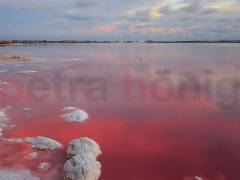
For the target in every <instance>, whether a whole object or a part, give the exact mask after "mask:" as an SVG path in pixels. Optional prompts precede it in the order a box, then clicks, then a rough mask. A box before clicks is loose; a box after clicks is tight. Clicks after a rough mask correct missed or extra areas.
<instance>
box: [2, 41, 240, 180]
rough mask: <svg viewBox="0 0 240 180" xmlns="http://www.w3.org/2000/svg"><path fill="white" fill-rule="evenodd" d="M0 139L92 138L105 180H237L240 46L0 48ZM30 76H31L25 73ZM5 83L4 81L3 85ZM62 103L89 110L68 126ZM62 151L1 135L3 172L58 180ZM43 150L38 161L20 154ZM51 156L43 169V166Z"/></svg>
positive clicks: (239, 158) (98, 45) (66, 140)
mask: <svg viewBox="0 0 240 180" xmlns="http://www.w3.org/2000/svg"><path fill="white" fill-rule="evenodd" d="M2 52H4V53H9V54H17V55H24V56H29V57H31V58H32V61H30V62H25V63H18V62H10V63H9V62H0V109H6V108H7V110H6V112H7V115H8V117H9V119H8V123H9V124H12V125H14V126H13V127H11V128H9V129H4V130H3V135H2V137H4V138H22V137H35V136H39V135H40V136H45V137H49V138H52V139H55V140H57V141H59V142H61V143H62V144H64V145H65V149H66V146H67V144H68V142H69V141H71V140H72V139H75V138H79V137H84V136H87V137H90V138H93V139H94V140H96V142H98V144H99V145H100V147H101V150H102V152H103V154H102V155H101V156H100V157H99V161H100V162H101V164H102V175H101V178H100V179H102V180H113V179H114V180H198V179H196V178H198V177H202V179H204V180H205V179H206V180H239V177H240V172H239V167H240V108H239V95H240V94H239V92H240V91H239V90H240V89H239V88H240V85H239V83H240V81H239V80H240V78H239V77H240V72H239V68H240V58H239V57H240V45H239V44H141V43H136V44H52V45H51V44H50V45H38V46H35V45H33V46H31V45H19V46H7V47H1V48H0V53H2ZM27 72H28V73H27ZM4 82H5V83H4ZM67 106H74V107H79V108H80V109H83V110H85V111H86V112H87V113H88V114H89V119H87V120H86V121H85V122H82V123H79V122H67V121H65V120H64V119H63V118H62V117H61V115H62V114H63V113H64V112H63V111H62V109H63V108H64V107H67ZM65 149H64V150H54V151H48V152H41V151H37V150H34V149H32V148H31V147H30V146H28V145H26V144H7V143H6V142H4V141H0V169H29V170H31V172H32V174H33V175H35V176H39V177H41V179H51V180H61V179H63V174H62V168H63V165H64V162H65V161H66V159H67V157H66V153H65ZM31 152H39V157H38V158H37V159H35V160H29V159H27V158H26V156H27V155H28V154H29V153H31ZM45 161H47V162H50V163H51V164H52V167H51V168H50V169H49V170H48V172H47V173H46V172H40V171H39V170H38V169H37V166H38V164H39V163H40V162H45Z"/></svg>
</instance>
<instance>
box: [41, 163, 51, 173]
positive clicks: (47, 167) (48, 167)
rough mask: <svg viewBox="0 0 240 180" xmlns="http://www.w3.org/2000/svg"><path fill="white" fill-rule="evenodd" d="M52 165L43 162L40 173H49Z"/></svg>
mask: <svg viewBox="0 0 240 180" xmlns="http://www.w3.org/2000/svg"><path fill="white" fill-rule="evenodd" d="M51 166H52V165H51V164H50V163H49V162H42V163H40V164H39V165H38V170H39V171H48V170H49V169H50V168H51Z"/></svg>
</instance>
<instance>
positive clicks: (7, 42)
mask: <svg viewBox="0 0 240 180" xmlns="http://www.w3.org/2000/svg"><path fill="white" fill-rule="evenodd" d="M128 43H129V44H131V43H145V44H191V43H199V44H204V43H205V44H212V43H240V40H219V41H152V40H147V41H90V40H86V41H84V40H83V41H78V40H57V41H52V40H4V41H1V40H0V47H1V46H9V45H19V44H34V45H35V44H128Z"/></svg>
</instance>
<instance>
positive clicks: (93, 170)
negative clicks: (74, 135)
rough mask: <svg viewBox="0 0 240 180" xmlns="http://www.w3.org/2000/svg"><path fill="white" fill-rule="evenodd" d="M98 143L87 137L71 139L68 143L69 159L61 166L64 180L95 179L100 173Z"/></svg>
mask: <svg viewBox="0 0 240 180" xmlns="http://www.w3.org/2000/svg"><path fill="white" fill-rule="evenodd" d="M101 153H102V152H101V150H100V147H99V145H98V144H97V143H96V142H95V141H94V140H93V139H90V138H88V137H82V138H79V139H75V140H72V141H71V142H69V144H68V148H67V154H68V156H69V157H72V158H71V159H69V160H68V161H67V162H66V163H65V165H64V168H63V172H64V179H65V180H97V179H99V177H100V175H101V164H100V162H99V161H97V157H98V156H99V155H100V154H101Z"/></svg>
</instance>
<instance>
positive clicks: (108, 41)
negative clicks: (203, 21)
mask: <svg viewBox="0 0 240 180" xmlns="http://www.w3.org/2000/svg"><path fill="white" fill-rule="evenodd" d="M19 43H21V44H38V43H39V44H45V43H46V44H47V43H240V40H179V41H174V40H37V39H36V40H16V39H15V40H0V44H19Z"/></svg>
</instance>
